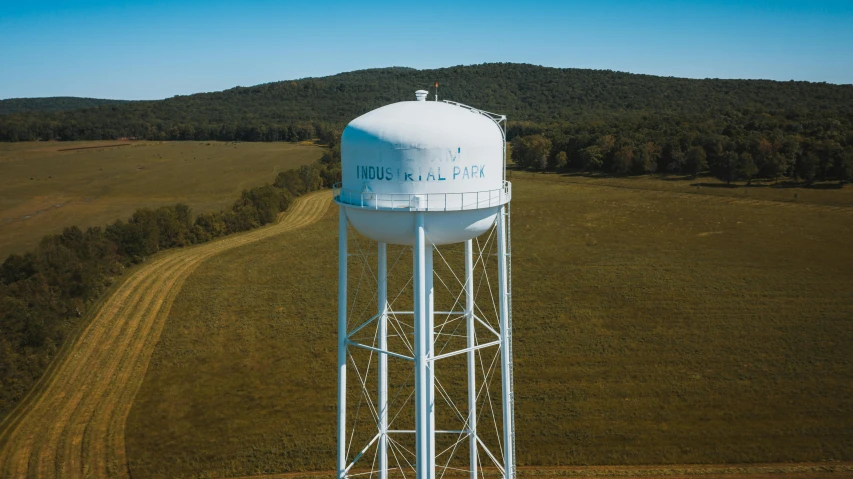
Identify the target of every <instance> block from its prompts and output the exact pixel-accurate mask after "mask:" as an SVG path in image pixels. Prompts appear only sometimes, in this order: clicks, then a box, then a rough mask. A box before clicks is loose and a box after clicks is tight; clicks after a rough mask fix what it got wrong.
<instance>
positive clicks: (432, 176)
mask: <svg viewBox="0 0 853 479" xmlns="http://www.w3.org/2000/svg"><path fill="white" fill-rule="evenodd" d="M448 170H450V171H448ZM355 177H356V178H358V179H360V180H384V181H393V180H395V179H396V180H397V182H399V183H404V182H407V181H445V180H470V179H476V178H485V177H486V165H471V166H454V167H453V168H452V169H449V168H445V170H444V172H442V171H441V167H440V166H437V167H435V168H433V167H430V168H417V169H415V168H396V169H395V168H392V167H390V166H386V167H382V166H361V165H355Z"/></svg>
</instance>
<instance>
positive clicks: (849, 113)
mask: <svg viewBox="0 0 853 479" xmlns="http://www.w3.org/2000/svg"><path fill="white" fill-rule="evenodd" d="M435 81H438V82H440V87H439V98H440V99H452V100H455V101H459V102H462V103H466V104H470V105H475V106H477V107H478V108H483V109H486V110H490V111H497V112H500V113H504V114H506V115H507V116H508V117H509V118H510V120H511V121H515V122H519V121H521V122H538V123H544V122H574V121H586V120H590V119H607V118H613V117H619V116H625V115H636V114H640V115H645V114H657V115H675V116H678V117H685V118H693V117H705V116H707V115H708V114H709V112H728V111H760V112H766V113H768V114H774V113H780V112H785V113H796V112H805V113H809V114H821V115H829V116H841V117H845V118H849V117H853V85H833V84H826V83H809V82H801V81H798V82H794V81H789V82H779V81H773V80H719V79H703V80H699V79H686V78H675V77H658V76H652V75H644V74H633V73H622V72H615V71H610V70H586V69H575V68H551V67H541V66H535V65H529V64H517V63H486V64H480V65H469V66H452V67H445V68H438V69H430V70H416V69H410V68H403V67H390V68H374V69H367V70H357V71H352V72H345V73H339V74H336V75H331V76H327V77H317V78H304V79H300V80H285V81H278V82H272V83H265V84H260V85H255V86H249V87H234V88H231V89H227V90H223V91H219V92H211V93H196V94H193V95H186V96H175V97H171V98H167V99H164V100H149V101H133V102H126V103H123V104H112V105H101V106H94V107H91V108H84V109H80V110H70V111H53V112H43V111H42V112H22V113H16V114H9V115H3V116H0V140H3V141H24V140H35V139H48V138H51V139H61V140H72V139H76V140H81V139H89V140H94V139H115V138H120V137H136V138H147V139H163V137H165V138H169V139H202V138H201V137H203V138H205V139H213V138H219V139H222V138H229V139H230V138H234V139H237V138H239V139H243V140H249V141H253V140H258V141H260V140H267V141H278V140H281V139H287V140H290V141H293V140H294V139H299V138H304V137H305V136H304V135H306V134H309V135H310V132H306V131H300V132H294V131H295V130H296V129H297V126H298V125H300V124H308V125H311V124H315V123H320V124H325V125H334V126H338V127H339V126H341V125H343V124H346V122H348V121H350V120H351V119H352V118H354V117H356V116H359V115H361V114H363V113H365V112H367V111H370V110H372V109H374V108H377V107H379V106H382V105H385V104H388V103H392V102H396V101H401V100H406V99H410V98H411V99H413V92H414V90H417V89H423V88H429V87H430V86H431V85H433V83H434V82H435ZM431 93H432V92H431ZM431 96H432V95H431ZM251 128H254V129H255V130H257V131H256V132H251V133H249V134H239V135H238V134H235V133H234V131H235V130H238V129H243V130H245V129H251ZM312 128H313V126H312ZM270 129H278V130H280V131H283V133H280V134H278V133H277V134H275V135H266V131H268V130H270ZM285 130H286V131H285ZM199 131H203V133H199ZM172 133H174V134H172ZM300 133H301V134H300Z"/></svg>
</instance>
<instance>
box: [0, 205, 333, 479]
mask: <svg viewBox="0 0 853 479" xmlns="http://www.w3.org/2000/svg"><path fill="white" fill-rule="evenodd" d="M330 196H331V194H330V192H329V191H321V192H316V193H312V194H310V195H306V196H304V197H301V198H299V199H297V201H296V202H295V203H294V204H293V205H292V206H291V208H290V209H289V210H288V211H287V212H286V213H284V216H283V218H282V219H281V220H280V221H279V222H278V223H276V224H273V225H269V226H265V227H262V228H258V229H255V230H252V231H249V232H246V233H241V234H235V235H231V236H227V237H225V238H222V239H218V240H215V241H212V242H210V243H205V244H202V245H197V246H193V247H189V248H183V249H172V250H168V251H166V252H163V253H160V254H157V255H155V256H154V257H153V258H152V259H151V260H150V261H149V262H147V263H145V264H143V265H140V266H138V267H137V268H135V270H134V271H133V272H132V273H131V274H128V275H127V276H126V277H125V279H124V280H123V282H122V283H121V284H120V285H118V287H117V288H115V290H114V291H113V292H112V295H111V296H109V297H108V298H107V299H105V300H104V302H103V303H102V304H101V306H100V308H99V309H98V310H97V311H95V312H94V314H93V317H92V319H91V321H90V322H89V324H88V325H87V326H86V328H85V329H84V330H83V331H81V332H80V335H79V336H78V337H77V338H75V339H74V341H73V342H72V343H71V344H70V345H69V346H68V347H67V348H65V349H64V350H63V353H62V354H60V355H59V356H58V357H57V358H56V359H55V360H54V361H55V363H54V365H53V367H52V369H51V370H50V371H49V372H48V374H46V375H45V377H44V378H43V379H42V381H41V382H40V383H39V384H38V385H37V387H36V388H35V389H34V390H33V391H32V392H31V393H30V395H29V396H27V397H26V398H25V400H24V401H23V402H22V403H21V404H20V405H19V406H18V408H17V409H16V410H15V411H13V412H12V413H11V414H10V415H9V417H8V418H7V420H6V421H5V422H3V423H0V477H4V478H5V477H9V478H12V477H15V478H17V477H29V478H83V477H104V478H106V477H109V478H115V477H128V468H127V462H126V453H125V451H126V448H125V424H126V420H127V415H128V412H129V411H130V407H131V404H132V402H133V399H134V397H135V395H136V392H137V391H138V389H139V386H140V385H141V383H142V379H143V377H144V375H145V371H146V369H147V367H148V361H149V359H150V357H151V353H152V351H153V350H154V346H155V345H156V344H157V341H158V339H159V336H160V332H161V331H162V329H163V325H164V323H165V322H166V318H167V317H168V315H169V309H170V307H171V305H172V301H173V300H174V298H175V296H176V295H177V294H178V292H179V291H180V290H181V286H182V285H183V283H184V281H185V280H186V278H187V276H189V274H190V273H191V272H192V271H193V270H194V269H195V268H196V267H198V265H199V264H201V263H203V262H204V261H206V260H208V259H209V258H211V257H213V256H215V255H217V254H220V253H222V252H224V251H227V250H229V249H233V248H239V247H241V246H245V245H247V244H250V243H252V242H255V241H260V240H263V239H265V238H269V237H272V236H277V235H284V236H287V235H286V234H285V233H287V232H290V231H293V230H295V229H298V228H301V227H304V226H306V225H308V224H310V223H312V222H314V221H316V220H317V219H319V218H321V217H322V216H323V215H324V214H325V212H326V210H327V209H328V206H329V203H330Z"/></svg>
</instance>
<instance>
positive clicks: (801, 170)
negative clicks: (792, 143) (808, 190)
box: [794, 151, 820, 185]
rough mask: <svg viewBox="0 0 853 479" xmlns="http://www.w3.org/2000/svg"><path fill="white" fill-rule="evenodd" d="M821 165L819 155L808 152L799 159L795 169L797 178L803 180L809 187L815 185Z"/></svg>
mask: <svg viewBox="0 0 853 479" xmlns="http://www.w3.org/2000/svg"><path fill="white" fill-rule="evenodd" d="M819 163H820V158H818V156H817V153H815V152H814V151H809V152H806V153H805V154H803V155H800V157H799V158H798V159H797V163H796V164H795V165H794V168H795V170H796V172H797V177H799V178H802V179H803V180H804V181H805V182H806V184H807V185H810V184H812V183H814V180H815V177H816V176H817V168H818V164H819Z"/></svg>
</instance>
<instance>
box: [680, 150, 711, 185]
mask: <svg viewBox="0 0 853 479" xmlns="http://www.w3.org/2000/svg"><path fill="white" fill-rule="evenodd" d="M707 169H708V156H707V155H706V154H705V149H704V148H702V147H701V146H691V147H690V149H689V150H687V154H686V155H685V158H684V171H685V172H686V173H689V174H691V175H693V176H694V177H695V176H696V175H697V174H699V173H701V172H703V171H705V170H707Z"/></svg>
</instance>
